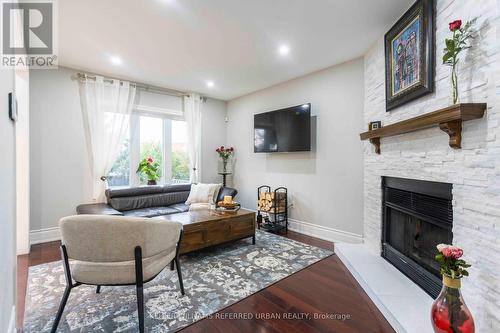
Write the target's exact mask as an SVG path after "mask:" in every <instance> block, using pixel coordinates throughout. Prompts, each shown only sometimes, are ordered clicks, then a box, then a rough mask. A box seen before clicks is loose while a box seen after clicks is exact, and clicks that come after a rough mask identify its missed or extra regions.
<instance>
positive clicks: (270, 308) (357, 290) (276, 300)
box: [17, 231, 394, 333]
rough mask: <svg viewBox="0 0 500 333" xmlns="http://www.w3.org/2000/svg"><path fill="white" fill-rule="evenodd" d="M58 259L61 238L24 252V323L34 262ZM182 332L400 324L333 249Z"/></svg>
mask: <svg viewBox="0 0 500 333" xmlns="http://www.w3.org/2000/svg"><path fill="white" fill-rule="evenodd" d="M286 237H288V238H290V239H294V240H297V241H299V242H303V243H307V244H310V245H314V246H317V247H321V248H327V249H333V244H332V243H331V242H327V241H324V240H321V239H318V238H314V237H310V236H306V235H302V234H299V233H296V232H293V231H289V232H288V233H287V235H286ZM57 260H60V254H59V242H51V243H45V244H39V245H34V246H32V248H31V253H30V254H29V255H23V256H18V276H17V279H18V284H17V295H18V313H17V324H18V327H22V322H23V317H24V299H25V297H26V284H27V275H28V267H29V266H34V265H39V264H43V263H46V262H51V261H57ZM315 317H316V318H315ZM318 317H319V318H318ZM181 332H183V333H195V332H203V333H207V332H217V333H218V332H220V333H222V332H224V333H226V332H259V333H268V332H269V333H271V332H272V333H276V332H286V333H293V332H297V333H298V332H300V333H306V332H321V333H325V332H341V333H344V332H363V333H370V332H374V333H375V332H394V330H393V329H392V327H391V326H390V325H389V323H388V322H387V320H386V319H385V318H384V317H383V316H382V314H381V313H380V311H379V310H378V309H377V308H376V306H375V305H374V304H373V302H372V301H371V300H370V298H369V297H368V296H367V295H366V293H365V292H364V291H363V289H362V288H361V287H360V286H359V284H358V283H357V282H356V280H355V279H354V278H353V277H352V275H351V274H350V273H349V272H348V271H347V269H346V268H345V266H344V265H343V264H342V263H341V262H340V260H339V259H338V257H337V256H336V255H332V256H330V257H327V258H325V259H323V260H321V261H319V262H317V263H315V264H313V265H311V266H309V267H307V268H305V269H303V270H301V271H299V272H297V273H295V274H292V275H291V276H289V277H287V278H285V279H283V280H281V281H278V282H276V283H275V284H273V285H271V286H269V287H267V288H265V289H263V290H261V291H259V292H257V293H255V294H253V295H251V296H249V297H247V298H245V299H243V300H241V301H239V302H237V303H235V304H233V305H230V306H228V307H226V308H224V309H222V310H221V311H219V312H217V313H216V314H214V315H212V316H211V317H210V318H206V319H202V320H200V321H197V322H195V323H193V324H192V325H190V326H187V327H186V328H184V329H183V330H181Z"/></svg>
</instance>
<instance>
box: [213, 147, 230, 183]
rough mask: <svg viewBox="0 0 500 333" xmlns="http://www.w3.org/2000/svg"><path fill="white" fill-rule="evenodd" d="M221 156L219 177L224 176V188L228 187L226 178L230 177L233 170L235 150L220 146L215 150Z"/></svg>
mask: <svg viewBox="0 0 500 333" xmlns="http://www.w3.org/2000/svg"><path fill="white" fill-rule="evenodd" d="M215 151H216V152H217V153H218V154H219V166H218V170H219V172H218V173H219V175H221V176H222V186H226V176H227V175H230V174H231V173H232V170H233V159H232V157H233V154H234V148H233V147H229V148H225V147H224V146H220V147H218V148H217V149H216V150H215Z"/></svg>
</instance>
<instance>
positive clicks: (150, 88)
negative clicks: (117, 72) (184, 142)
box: [76, 73, 206, 100]
mask: <svg viewBox="0 0 500 333" xmlns="http://www.w3.org/2000/svg"><path fill="white" fill-rule="evenodd" d="M76 78H77V79H79V80H86V79H90V80H95V79H96V75H94V74H87V73H76ZM114 80H120V79H111V78H104V81H105V82H113V81H114ZM120 81H122V80H120ZM123 81H128V80H123ZM130 83H131V84H133V85H134V86H135V87H136V88H138V89H142V90H146V91H156V92H160V93H163V94H165V95H170V96H176V97H183V96H189V94H188V93H187V92H184V91H179V90H174V89H167V88H162V87H156V86H151V85H147V84H142V83H137V82H130ZM202 99H203V100H206V97H202Z"/></svg>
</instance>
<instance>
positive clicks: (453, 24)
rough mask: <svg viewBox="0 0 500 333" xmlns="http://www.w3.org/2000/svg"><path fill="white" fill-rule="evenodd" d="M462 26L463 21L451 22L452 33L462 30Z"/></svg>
mask: <svg viewBox="0 0 500 333" xmlns="http://www.w3.org/2000/svg"><path fill="white" fill-rule="evenodd" d="M461 26H462V20H455V21H453V22H450V31H455V30H458V29H460V27H461Z"/></svg>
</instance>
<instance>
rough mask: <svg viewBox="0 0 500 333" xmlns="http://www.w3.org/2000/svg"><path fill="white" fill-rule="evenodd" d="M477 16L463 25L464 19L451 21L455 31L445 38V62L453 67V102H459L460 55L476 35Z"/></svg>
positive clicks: (450, 26)
mask: <svg viewBox="0 0 500 333" xmlns="http://www.w3.org/2000/svg"><path fill="white" fill-rule="evenodd" d="M476 20H477V18H474V19H472V20H470V21H468V22H466V23H465V24H464V25H463V26H462V20H455V21H453V22H450V23H449V28H450V31H451V32H452V33H453V36H452V38H451V39H450V38H446V39H445V48H444V50H443V52H444V53H443V64H444V65H446V66H450V67H451V86H452V98H453V104H457V103H458V77H457V65H458V60H459V58H458V55H459V54H460V53H461V52H462V51H464V50H467V49H469V48H471V45H470V43H469V39H471V38H473V37H474V34H473V29H472V26H473V25H474V23H476Z"/></svg>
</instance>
